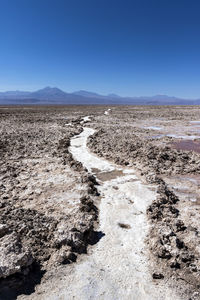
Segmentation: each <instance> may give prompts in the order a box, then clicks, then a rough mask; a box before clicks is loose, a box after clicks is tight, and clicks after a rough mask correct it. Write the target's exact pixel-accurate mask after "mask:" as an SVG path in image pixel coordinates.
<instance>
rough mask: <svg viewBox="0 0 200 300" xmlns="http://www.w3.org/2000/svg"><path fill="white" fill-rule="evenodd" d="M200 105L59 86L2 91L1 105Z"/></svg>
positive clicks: (191, 102) (158, 96) (168, 99)
mask: <svg viewBox="0 0 200 300" xmlns="http://www.w3.org/2000/svg"><path fill="white" fill-rule="evenodd" d="M18 104H20V105H26V104H35V105H36V104H37V105H44V104H46V105H48V104H52V105H73V104H74V105H200V99H196V100H192V99H181V98H176V97H170V96H167V95H156V96H152V97H120V96H118V95H116V94H109V95H100V94H97V93H94V92H90V91H84V90H80V91H77V92H74V93H66V92H64V91H62V90H61V89H59V88H57V87H53V88H52V87H45V88H43V89H41V90H38V91H35V92H25V91H8V92H0V105H18Z"/></svg>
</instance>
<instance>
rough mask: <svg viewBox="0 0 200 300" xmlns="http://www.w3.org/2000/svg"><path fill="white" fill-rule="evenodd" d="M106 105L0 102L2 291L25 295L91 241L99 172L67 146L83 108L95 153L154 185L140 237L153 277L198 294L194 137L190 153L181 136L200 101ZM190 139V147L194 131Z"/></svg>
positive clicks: (199, 160)
mask: <svg viewBox="0 0 200 300" xmlns="http://www.w3.org/2000/svg"><path fill="white" fill-rule="evenodd" d="M105 110H107V108H106V107H76V106H74V107H38V108H37V107H29V108H24V107H23V108H22V107H18V108H6V107H4V108H1V109H0V124H1V125H0V130H1V138H0V155H1V168H0V176H1V177H0V178H1V179H0V180H1V183H0V185H1V189H0V193H1V203H0V205H1V208H0V248H1V254H0V276H1V282H0V299H16V297H17V296H18V295H21V294H27V295H28V294H31V293H32V292H33V291H34V289H35V285H36V284H38V283H40V281H41V280H42V283H43V282H48V280H49V278H55V274H57V272H60V270H61V273H62V272H63V270H64V269H63V268H67V267H68V266H63V265H64V264H69V263H70V262H73V261H75V260H76V257H77V256H78V254H79V253H84V252H86V251H87V245H88V244H93V243H94V241H95V229H96V228H97V220H98V209H97V206H98V197H97V191H96V188H95V179H94V178H93V177H92V176H89V174H88V173H87V171H86V170H85V169H84V168H83V167H82V166H81V164H79V163H77V162H75V161H74V160H73V158H72V156H71V154H70V153H69V152H68V146H69V144H70V143H69V141H70V138H71V137H72V136H74V135H75V134H79V133H80V132H81V131H82V127H81V126H82V123H81V118H82V117H84V116H88V115H89V116H92V120H93V121H92V122H90V123H89V124H88V125H87V126H90V127H92V128H94V129H96V130H97V132H96V133H95V134H94V135H93V136H92V137H90V138H89V140H88V147H89V148H90V149H91V151H93V152H94V153H96V154H97V155H98V156H102V157H105V158H106V159H109V160H111V161H114V162H115V163H117V164H118V165H122V166H124V165H126V166H134V168H136V169H137V170H138V176H141V179H142V180H143V182H148V184H149V183H153V184H154V185H155V184H156V185H157V194H158V197H157V199H155V201H154V202H153V203H152V204H151V205H150V207H149V208H148V210H147V214H148V216H149V222H150V224H151V230H150V232H149V238H148V239H147V241H146V244H147V247H148V249H149V261H150V262H151V266H152V276H153V278H154V280H155V281H159V282H160V281H163V282H164V283H166V284H171V285H172V286H173V287H175V288H178V289H179V290H180V294H181V295H182V298H183V299H186V300H188V299H192V300H196V299H200V295H199V287H200V280H199V275H200V265H199V255H200V249H199V230H200V226H199V208H200V207H199V186H200V181H199V172H200V157H199V153H198V151H196V149H197V150H198V147H199V144H198V143H199V142H198V141H199V140H198V134H197V133H196V132H195V133H194V134H196V135H197V139H196V140H195V141H194V143H193V144H192V146H194V144H195V147H193V148H194V150H195V151H187V150H186V149H185V148H183V149H182V148H181V147H180V143H179V142H180V138H178V137H179V136H181V135H182V136H184V137H188V136H189V135H188V133H187V130H188V128H189V127H188V124H189V122H190V121H195V120H196V121H198V116H199V107H184V106H183V107H150V106H149V107H147V106H146V107H143V106H135V107H134V106H128V107H111V111H109V113H107V114H104V111H105ZM66 123H67V124H68V123H72V124H73V125H72V126H66ZM153 126H155V128H157V129H156V130H158V129H159V128H160V129H159V130H160V131H161V132H157V131H156V132H155V130H153ZM161 128H162V129H161ZM167 133H169V134H170V135H172V133H173V134H174V133H178V137H176V138H174V137H169V136H167ZM190 135H191V133H190ZM186 141H187V147H188V144H189V145H190V146H191V142H190V137H188V138H186ZM177 143H179V147H175V146H176V144H177ZM175 148H178V149H179V150H176V149H175ZM193 148H192V149H193ZM190 149H191V147H190ZM45 272H46V273H45ZM47 286H48V284H47ZM166 286H167V285H166ZM6 297H7V298H6Z"/></svg>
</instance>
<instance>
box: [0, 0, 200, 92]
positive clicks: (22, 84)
mask: <svg viewBox="0 0 200 300" xmlns="http://www.w3.org/2000/svg"><path fill="white" fill-rule="evenodd" d="M47 85H50V86H57V87H60V88H61V89H63V90H65V91H69V92H71V91H74V90H79V89H86V90H90V91H96V92H99V93H103V94H107V93H111V92H114V93H118V94H120V95H130V96H140V95H149V96H151V95H154V94H168V95H174V96H181V97H184V98H187V97H191V98H197V97H200V1H199V0H187V1H186V0H0V90H1V91H3V90H13V89H14V90H15V89H21V90H35V89H38V88H42V87H44V86H47Z"/></svg>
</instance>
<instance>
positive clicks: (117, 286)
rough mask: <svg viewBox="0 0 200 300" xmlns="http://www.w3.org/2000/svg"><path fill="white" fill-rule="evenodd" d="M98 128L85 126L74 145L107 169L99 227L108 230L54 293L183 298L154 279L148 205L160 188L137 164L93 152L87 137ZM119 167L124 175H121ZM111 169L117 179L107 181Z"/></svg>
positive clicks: (111, 299)
mask: <svg viewBox="0 0 200 300" xmlns="http://www.w3.org/2000/svg"><path fill="white" fill-rule="evenodd" d="M93 133H94V130H93V129H91V128H84V131H83V132H82V133H81V134H80V135H78V136H76V137H73V138H72V140H71V147H70V151H71V153H72V154H73V156H74V158H75V159H76V160H78V161H80V162H82V164H83V165H84V166H85V167H86V168H87V169H88V170H89V171H90V172H92V171H93V170H94V169H93V168H95V172H96V173H97V174H96V175H97V178H98V176H99V177H100V178H101V176H102V174H104V173H105V178H104V181H99V182H100V186H99V187H98V189H99V192H100V194H101V197H102V199H101V202H100V206H99V222H100V225H99V228H98V230H99V231H101V232H102V233H104V234H105V235H104V236H103V237H102V238H101V239H100V241H99V242H98V243H97V244H96V245H95V246H93V247H92V249H91V253H90V254H89V255H87V256H85V258H84V259H83V260H82V261H80V262H79V263H76V264H74V265H73V268H72V270H71V271H70V273H69V274H67V276H65V278H63V279H62V287H61V288H59V287H58V288H57V291H55V290H54V292H53V293H51V294H50V296H49V295H48V299H53V300H55V299H56V300H57V299H67V300H68V299H70V300H71V299H77V300H89V299H95V300H96V299H98V300H99V299H105V300H126V299H131V300H154V299H155V300H162V299H165V300H166V299H169V300H171V299H176V300H178V299H179V298H178V297H177V296H176V295H174V293H172V291H170V290H169V289H166V287H164V286H162V283H160V282H159V285H158V281H157V282H156V283H155V282H153V280H152V276H151V274H150V272H149V269H148V259H147V255H146V250H145V242H144V241H145V238H146V235H147V232H148V229H149V225H148V222H147V218H146V209H147V206H148V205H149V204H150V203H151V202H152V200H153V199H154V198H155V197H156V192H155V191H152V189H150V187H149V186H147V185H144V184H143V183H142V182H141V181H140V180H139V179H138V178H137V176H136V175H135V174H134V170H133V169H129V168H125V169H122V168H120V167H118V166H116V165H114V164H112V163H110V162H108V161H106V160H105V159H102V158H99V157H97V156H96V155H94V154H92V153H91V152H90V151H89V150H88V148H87V146H86V143H87V138H88V137H89V136H90V135H92V134H93ZM97 169H98V170H97ZM116 172H118V173H117V174H119V173H121V174H120V176H118V177H116V176H115V174H116ZM93 174H95V173H94V172H93ZM108 174H111V175H112V174H113V179H111V180H108V181H106V180H105V179H106V178H107V177H106V176H107V175H108ZM120 224H121V226H120ZM122 224H124V225H125V227H127V228H123V225H122ZM161 282H162V281H161ZM63 285H64V286H63Z"/></svg>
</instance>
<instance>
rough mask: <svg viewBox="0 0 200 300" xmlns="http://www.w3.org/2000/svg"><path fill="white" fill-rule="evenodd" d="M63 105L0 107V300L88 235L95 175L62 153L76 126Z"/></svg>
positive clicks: (81, 248)
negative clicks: (62, 107)
mask: <svg viewBox="0 0 200 300" xmlns="http://www.w3.org/2000/svg"><path fill="white" fill-rule="evenodd" d="M68 110H69V109H68ZM68 110H66V111H65V113H61V112H62V111H63V110H62V109H57V110H56V108H55V109H52V108H49V109H48V108H45V109H43V108H41V109H37V108H34V109H33V108H13V109H12V108H9V109H5V108H1V109H0V124H1V125H0V135H1V138H0V144H1V148H0V151H1V153H0V155H1V160H0V164H1V167H0V186H1V189H0V250H1V251H0V299H15V298H16V296H17V295H18V294H21V293H28V294H29V293H31V292H32V291H34V286H35V284H37V283H39V282H40V279H41V278H42V276H43V275H44V273H45V272H46V271H47V270H48V269H52V268H56V266H57V265H59V264H69V263H70V262H74V261H76V257H77V255H78V253H85V252H86V251H87V245H88V244H89V243H92V242H93V239H94V238H95V236H94V232H95V230H94V228H95V226H96V221H97V217H98V209H97V208H96V206H95V204H94V199H95V197H96V194H97V192H96V188H95V187H94V184H95V179H94V178H93V177H92V176H90V175H89V174H88V173H87V171H86V170H84V168H83V167H82V165H81V164H80V163H77V162H76V161H74V159H73V157H72V155H71V154H70V153H69V151H68V147H69V145H70V138H71V137H72V136H74V135H76V134H78V133H80V132H81V130H82V127H81V126H80V122H81V120H82V119H81V114H80V113H77V111H76V112H74V115H73V111H72V112H70V113H68ZM67 122H71V123H74V124H76V126H73V127H72V126H67V125H66V123H67Z"/></svg>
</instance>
